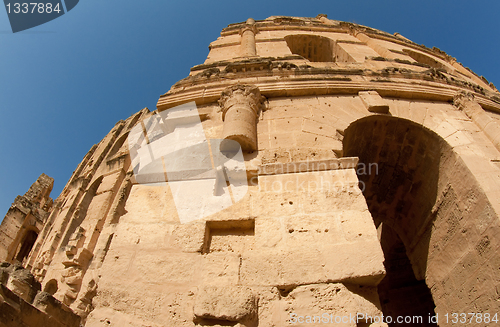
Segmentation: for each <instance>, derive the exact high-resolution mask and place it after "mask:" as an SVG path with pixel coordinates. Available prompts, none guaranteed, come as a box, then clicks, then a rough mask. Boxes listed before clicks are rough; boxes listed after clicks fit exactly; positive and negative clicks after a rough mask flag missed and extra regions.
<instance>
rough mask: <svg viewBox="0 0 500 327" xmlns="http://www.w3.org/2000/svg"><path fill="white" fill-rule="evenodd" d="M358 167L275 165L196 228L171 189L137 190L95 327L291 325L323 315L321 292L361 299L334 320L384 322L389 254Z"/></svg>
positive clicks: (114, 248)
mask: <svg viewBox="0 0 500 327" xmlns="http://www.w3.org/2000/svg"><path fill="white" fill-rule="evenodd" d="M355 163H356V161H355V160H345V159H343V160H330V161H325V163H324V164H325V166H326V165H327V164H328V165H329V167H332V168H330V169H328V170H323V171H311V172H307V171H304V172H297V173H281V172H282V171H283V170H284V169H285V168H284V167H283V166H282V165H277V164H274V165H268V166H266V167H263V168H262V171H263V174H262V175H260V176H259V177H258V185H255V186H252V187H251V188H252V189H251V191H249V193H248V194H247V196H246V197H245V198H244V199H243V200H242V201H240V202H239V203H238V204H236V205H234V206H232V207H230V208H228V209H226V210H224V211H221V212H219V213H217V214H216V215H213V216H211V217H208V218H206V220H205V221H195V222H192V223H188V224H179V222H178V218H177V217H176V211H175V209H174V208H175V205H174V202H173V199H172V195H171V193H170V188H169V187H168V186H166V185H164V186H146V185H134V186H133V187H132V190H131V193H130V196H129V201H128V202H127V205H126V207H125V210H126V211H127V214H126V215H124V216H123V217H122V218H121V220H120V224H119V226H118V228H117V230H116V231H115V236H114V240H113V243H112V245H111V247H110V250H109V252H108V258H112V259H111V260H106V262H105V263H104V265H103V266H102V268H101V274H102V278H101V280H100V282H99V283H100V286H99V295H98V296H97V297H95V298H94V303H95V305H96V306H97V308H96V309H95V310H94V311H93V312H92V313H91V315H90V317H89V318H88V320H87V324H88V325H90V326H94V325H95V326H98V325H99V321H102V320H103V319H105V318H106V319H107V320H108V321H110V323H111V324H112V325H114V324H124V322H127V324H129V325H131V326H132V325H134V324H138V322H139V321H140V322H141V324H139V326H146V325H153V326H156V325H158V326H160V325H171V326H174V325H175V326H193V325H194V323H195V322H196V323H198V324H201V325H209V324H210V323H213V322H216V321H219V323H224V321H226V323H229V322H231V321H240V322H241V323H245V324H247V323H250V324H252V323H256V322H255V320H258V324H259V325H260V324H262V325H264V326H266V325H267V326H269V325H272V324H276V325H280V324H281V323H282V322H284V321H286V320H287V318H288V316H289V313H290V312H298V313H300V312H301V311H307V310H315V309H314V307H315V305H314V304H313V303H310V304H306V302H307V299H308V297H309V296H311V295H308V293H309V292H313V293H314V292H316V291H318V292H323V293H324V294H325V296H328V295H327V294H330V293H331V292H332V291H331V289H332V288H333V289H336V290H337V291H336V292H341V294H344V295H343V296H345V297H347V298H349V297H351V298H354V299H356V300H352V301H353V303H352V304H351V307H346V306H345V303H344V302H343V301H344V300H345V299H344V298H343V296H334V297H332V298H331V299H329V300H328V301H329V302H330V304H329V306H330V309H331V310H333V311H332V313H333V314H340V313H342V312H344V311H349V310H351V311H352V310H359V309H361V308H364V309H366V310H369V312H371V313H373V314H378V315H380V314H381V313H380V311H379V309H377V306H378V305H379V304H378V300H376V290H375V285H376V284H377V283H378V282H379V281H380V279H381V278H383V276H384V268H383V265H382V261H383V257H382V251H381V249H380V246H379V243H378V239H377V234H376V230H375V227H374V226H373V223H372V222H371V216H370V214H369V213H368V211H367V207H366V203H365V201H364V198H363V196H362V194H361V191H360V190H359V188H358V186H357V184H358V179H357V177H356V173H355V171H354V169H353V167H354V166H355ZM332 169H333V170H332ZM285 171H286V170H285ZM283 187H285V189H283ZM318 208H322V209H318ZM313 284H318V285H316V286H314V287H313V288H314V289H315V290H312V289H310V287H306V286H304V287H302V286H300V285H309V286H310V285H313ZM362 286H364V287H363V288H362V289H361V288H360V287H362ZM364 293H367V294H371V297H369V299H371V301H373V302H370V300H366V299H365V298H363V294H364ZM290 294H292V295H291V296H290ZM235 299H237V300H235ZM289 302H290V303H289ZM106 304H109V306H108V305H106ZM304 305H306V307H304ZM165 308H168V309H167V310H165ZM316 310H317V309H316ZM159 322H161V323H159ZM136 326H138V325H136Z"/></svg>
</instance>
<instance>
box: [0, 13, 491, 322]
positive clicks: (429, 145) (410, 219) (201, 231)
mask: <svg viewBox="0 0 500 327" xmlns="http://www.w3.org/2000/svg"><path fill="white" fill-rule="evenodd" d="M209 48H210V53H209V55H208V57H207V59H206V61H205V62H204V63H203V64H200V65H198V66H195V67H193V68H191V71H190V74H189V76H188V77H186V78H185V79H183V80H181V81H179V82H177V83H176V84H175V85H173V86H172V88H171V89H170V90H169V91H168V92H167V93H165V94H164V95H162V96H160V98H159V100H158V104H157V110H156V111H154V112H150V111H149V110H148V109H143V110H141V111H140V112H138V113H137V114H135V115H133V116H132V117H130V118H128V119H127V120H125V121H119V122H118V123H117V124H116V126H115V127H114V128H113V129H112V130H111V132H110V133H109V134H108V135H107V136H106V137H105V138H104V139H103V140H102V141H101V142H100V143H99V144H97V145H95V146H94V147H93V148H92V149H91V150H90V151H89V153H88V154H87V155H86V156H85V158H84V159H83V161H82V163H81V164H80V165H79V166H78V167H77V169H76V170H75V172H74V174H73V176H72V178H71V179H70V181H69V182H68V184H67V185H66V187H65V188H64V190H63V192H62V193H61V195H60V196H59V197H58V198H57V200H55V201H54V205H53V206H52V207H51V208H50V216H48V218H46V221H45V224H44V227H43V228H42V229H41V230H40V231H39V236H38V239H37V240H36V242H35V244H34V246H33V250H32V251H31V253H30V255H29V256H27V257H26V258H25V259H24V264H25V266H26V267H28V268H29V269H31V271H32V273H33V274H34V276H35V277H36V279H37V280H38V281H40V282H41V288H42V290H44V289H45V290H47V291H50V292H49V293H51V294H53V296H54V297H55V298H56V299H58V300H59V301H61V302H62V303H64V304H65V305H67V306H69V307H70V308H72V309H73V311H74V312H75V313H77V314H78V315H80V316H81V317H82V319H83V320H82V321H83V322H84V323H85V326H195V325H196V326H247V327H250V326H288V325H300V324H299V322H301V321H302V320H303V323H304V324H307V325H313V324H309V323H308V321H307V319H309V321H312V320H314V319H319V317H321V319H323V320H322V322H319V321H317V322H316V323H317V325H318V326H319V325H322V324H324V323H325V320H329V321H330V322H338V321H336V320H335V319H338V317H340V319H342V318H343V317H347V316H349V315H354V316H356V314H358V316H357V319H356V320H355V322H353V320H352V319H349V320H348V321H342V322H343V323H344V325H345V326H385V325H386V324H385V323H384V322H381V321H380V319H378V318H380V317H381V316H382V315H384V316H386V317H391V319H394V320H395V319H396V317H422V321H419V320H413V321H412V323H413V325H415V326H423V325H429V326H432V325H433V326H435V325H436V324H435V323H433V321H432V319H431V320H429V319H430V318H433V319H435V320H436V318H435V317H436V316H435V315H436V314H437V315H438V318H437V319H438V321H437V322H438V325H439V326H448V325H452V321H451V315H452V314H453V313H459V314H460V313H481V314H482V317H485V314H486V313H488V314H490V315H491V318H492V319H493V317H494V314H495V313H497V312H498V309H499V305H498V294H497V290H496V288H497V287H499V286H500V285H499V280H500V270H499V267H500V259H499V258H500V256H499V252H498V251H499V250H498V249H499V245H500V236H499V234H498V232H497V231H498V230H499V228H500V220H499V216H498V215H499V214H500V201H499V196H500V165H499V164H498V162H499V161H500V152H499V150H500V125H499V119H500V93H499V92H498V91H497V89H496V88H495V87H494V86H493V85H492V84H489V83H488V82H487V81H486V79H484V78H482V77H478V76H477V75H475V74H474V73H473V72H471V71H470V70H468V69H466V68H464V67H463V66H462V65H461V64H460V63H458V62H456V60H455V58H452V57H450V56H449V55H447V54H445V53H444V52H442V51H440V50H439V49H437V48H434V49H429V48H426V47H424V46H421V45H417V44H415V43H413V42H411V41H410V40H408V39H406V38H405V37H403V36H401V35H399V34H396V35H391V34H388V33H385V32H382V31H378V30H375V29H371V28H369V27H365V26H360V25H356V24H352V23H345V22H339V21H335V20H330V19H328V18H327V17H326V16H325V15H319V16H318V17H316V18H297V17H283V16H273V17H269V18H267V19H266V20H262V21H254V20H253V19H249V20H247V21H246V22H243V23H238V24H231V25H229V26H228V27H227V28H225V29H224V30H223V31H222V33H221V36H220V37H219V38H218V39H217V40H215V41H214V42H212V43H211V44H210V47H209ZM188 103H191V104H190V105H189V104H188ZM186 104H187V105H186ZM179 105H184V106H183V107H179ZM188 106H191V107H189V108H188ZM179 108H181V109H179ZM193 108H194V109H193ZM193 110H195V111H193ZM196 110H197V113H196ZM193 112H195V114H193ZM155 124H157V125H155ZM158 126H159V127H158ZM200 130H201V132H199V131H200ZM143 132H144V133H143ZM142 133H143V134H142ZM162 137H170V138H168V142H167V141H162V142H163V143H162V144H163V145H162V146H161V149H168V151H167V150H164V151H167V152H168V153H173V154H174V155H172V156H170V157H168V156H163V157H162V156H161V155H160V156H156V157H155V158H157V159H158V160H159V161H157V164H156V166H155V164H151V165H150V166H145V164H144V161H142V162H139V161H140V160H143V159H144V155H145V154H144V153H146V152H147V151H146V150H144V149H149V151H150V153H153V152H154V151H156V150H155V149H159V148H155V144H160V143H158V142H160V140H161V139H162ZM194 137H201V138H200V140H199V142H198V141H197V142H195V141H191V140H194ZM164 140H167V139H164ZM207 140H208V141H207ZM212 140H231V141H227V142H226V141H221V142H219V143H213V142H212ZM141 142H142V143H141ZM155 142H156V143H155ZM190 142H191V143H190ZM224 142H226V143H224ZM236 142H237V143H236ZM214 144H217V146H219V145H220V146H221V151H222V153H225V152H224V151H223V150H222V144H226V145H227V144H233V145H234V144H236V145H239V147H238V146H237V148H240V147H241V149H236V150H234V151H235V152H238V151H239V152H238V153H239V155H241V158H240V159H237V158H238V157H237V156H234V157H233V155H234V154H232V155H231V156H229V157H228V156H226V157H228V158H229V159H227V158H223V159H224V160H223V162H222V161H221V162H222V163H220V164H219V163H218V161H217V160H219V159H220V158H222V157H220V156H217V154H216V150H214V149H215V145H214ZM205 147H206V149H207V150H206V151H207V152H206V153H207V154H206V155H203V153H205V152H203V151H205V150H200V149H205ZM151 151H152V152H151ZM162 151H163V150H162ZM169 151H170V152H169ZM151 156H152V157H154V155H152V154H151ZM187 157H189V158H191V159H190V160H191V161H189V162H186V161H183V160H182V158H187ZM161 158H163V159H161ZM162 160H163V161H162ZM231 160H232V161H238V160H239V163H241V164H242V165H243V166H242V167H243V168H241V167H240V168H238V169H236V170H231V169H229V168H228V164H227V162H232V161H231ZM198 161H199V162H203V164H201V163H200V166H196V165H194V166H192V163H193V162H198ZM148 162H149V161H148ZM171 162H173V164H170V163H171ZM148 164H149V163H148ZM153 166H154V167H156V168H154V169H153V168H151V169H152V170H148V169H146V170H143V171H142V173H140V169H141V168H143V167H153ZM158 167H159V168H158ZM162 167H163V168H162ZM221 167H222V168H221ZM157 168H158V169H159V170H155V169H157ZM242 170H243V176H244V177H243V178H241V176H242V175H241V172H242ZM234 171H237V172H238V174H239V175H235V174H236V173H234ZM158 172H159V173H158ZM235 176H239V177H235ZM165 181H166V183H165ZM221 181H222V182H221ZM221 183H222V184H221ZM186 185H188V186H186ZM243 186H244V188H241V187H243ZM186 187H187V188H186ZM238 187H240V188H238ZM207 190H208V191H207ZM212 190H213V192H212ZM242 190H244V191H242ZM205 191H206V192H205ZM207 192H208V193H210V194H209V195H207V194H208V193H207ZM238 192H240V193H238ZM240 195H241V196H240ZM224 199H226V200H227V201H229V202H228V203H229V204H228V205H225V204H224V205H223V204H221V203H222V202H224V201H226V200H224ZM217 206H219V207H217ZM193 208H197V209H196V210H197V211H195V209H193ZM20 246H21V245H20ZM11 252H12V251H11ZM12 255H14V253H13V254H12ZM2 259H3V258H2ZM416 299H418V300H416ZM446 314H448V315H449V317H450V319H449V320H448V321H446V319H445V318H444V317H445V315H446ZM318 316H319V317H318ZM301 319H302V320H301ZM481 319H483V318H481ZM386 322H390V321H388V320H386ZM393 322H395V321H393ZM405 322H408V321H405ZM484 322H485V325H488V324H489V323H488V322H486V321H484ZM389 325H393V324H391V323H390V324H389ZM396 325H397V324H396Z"/></svg>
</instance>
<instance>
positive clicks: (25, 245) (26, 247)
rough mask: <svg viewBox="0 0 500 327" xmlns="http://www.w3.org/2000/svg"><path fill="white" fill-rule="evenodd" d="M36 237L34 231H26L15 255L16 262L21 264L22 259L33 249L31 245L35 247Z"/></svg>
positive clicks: (36, 234)
mask: <svg viewBox="0 0 500 327" xmlns="http://www.w3.org/2000/svg"><path fill="white" fill-rule="evenodd" d="M37 237H38V233H37V232H36V231H34V230H28V231H27V232H26V233H25V234H24V236H23V238H22V241H21V243H20V247H19V251H18V252H17V255H16V261H19V262H21V263H22V262H23V261H24V259H26V258H27V257H28V255H29V254H30V252H31V249H33V245H35V242H36V239H37Z"/></svg>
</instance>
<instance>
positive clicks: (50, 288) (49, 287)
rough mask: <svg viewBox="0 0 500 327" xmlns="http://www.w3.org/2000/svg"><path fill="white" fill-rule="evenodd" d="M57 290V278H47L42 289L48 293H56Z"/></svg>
mask: <svg viewBox="0 0 500 327" xmlns="http://www.w3.org/2000/svg"><path fill="white" fill-rule="evenodd" d="M57 290H58V287H57V280H55V279H51V280H49V281H48V282H47V284H45V287H44V288H43V291H44V292H47V293H49V294H50V295H54V294H56V292H57Z"/></svg>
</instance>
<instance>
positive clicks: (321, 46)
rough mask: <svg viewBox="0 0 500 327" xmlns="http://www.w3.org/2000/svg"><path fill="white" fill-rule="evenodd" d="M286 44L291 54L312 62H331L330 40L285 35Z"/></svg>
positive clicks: (299, 35) (331, 42)
mask: <svg viewBox="0 0 500 327" xmlns="http://www.w3.org/2000/svg"><path fill="white" fill-rule="evenodd" d="M285 41H286V44H287V45H288V48H289V49H290V51H291V52H292V53H293V54H297V55H299V56H302V57H304V58H306V59H307V60H309V61H313V62H333V61H334V56H333V52H334V50H333V49H334V43H333V41H332V40H331V39H329V38H326V37H322V36H317V35H306V34H298V35H287V36H285Z"/></svg>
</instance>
